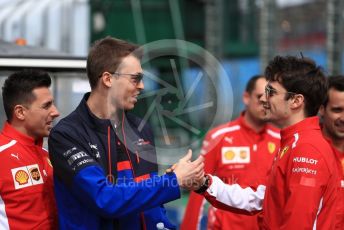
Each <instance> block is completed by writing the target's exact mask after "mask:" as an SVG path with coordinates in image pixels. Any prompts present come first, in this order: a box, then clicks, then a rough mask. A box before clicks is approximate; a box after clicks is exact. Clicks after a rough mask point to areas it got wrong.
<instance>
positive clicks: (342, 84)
mask: <svg viewBox="0 0 344 230" xmlns="http://www.w3.org/2000/svg"><path fill="white" fill-rule="evenodd" d="M327 85H328V90H330V89H335V90H337V91H340V92H344V76H343V75H335V76H330V77H329V78H328V79H327ZM328 100H329V98H328V93H327V95H326V99H325V100H324V103H323V105H324V106H325V107H326V106H327V103H328Z"/></svg>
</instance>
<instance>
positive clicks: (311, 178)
mask: <svg viewBox="0 0 344 230" xmlns="http://www.w3.org/2000/svg"><path fill="white" fill-rule="evenodd" d="M265 76H266V78H267V80H268V84H267V86H266V87H265V92H266V93H265V96H263V97H262V99H261V100H262V101H263V103H264V107H265V108H266V110H267V117H268V118H269V119H270V120H271V121H273V122H274V123H276V124H277V125H278V126H279V127H281V128H282V130H281V147H280V151H279V153H278V154H277V156H276V158H275V160H274V163H273V165H272V169H271V172H270V175H269V178H268V182H267V186H266V191H265V188H264V186H258V187H257V190H256V191H255V190H253V189H252V188H245V189H242V188H241V187H239V186H238V185H232V186H230V185H226V184H224V183H223V182H222V181H221V180H220V179H219V178H217V177H214V176H211V175H207V176H206V178H205V179H204V180H203V182H204V183H203V185H202V186H201V187H200V189H198V192H200V193H203V194H204V195H205V196H206V198H207V199H208V201H210V202H211V203H212V204H213V205H215V206H216V207H219V208H223V209H228V210H233V207H235V208H240V209H245V210H248V211H254V210H259V209H261V208H262V206H263V213H262V217H263V218H262V222H261V225H260V227H261V229H326V230H327V229H334V228H335V218H336V217H335V214H336V207H337V206H336V202H337V200H336V199H337V192H338V180H339V178H338V168H337V164H336V159H335V157H334V154H333V151H332V149H331V146H330V145H329V143H328V142H327V141H326V140H325V139H324V137H323V136H322V133H321V130H320V126H319V119H318V117H317V116H316V115H317V113H318V110H319V107H320V105H321V104H322V102H323V99H324V98H325V97H326V93H327V87H326V79H325V76H324V73H323V72H322V71H321V69H320V68H319V67H318V66H316V64H315V63H314V61H312V60H310V59H307V58H303V57H302V58H297V57H293V56H286V57H281V56H277V57H275V58H274V59H273V60H272V61H271V62H270V63H269V65H268V66H267V68H266V70H265ZM264 191H265V197H264ZM262 203H263V204H262Z"/></svg>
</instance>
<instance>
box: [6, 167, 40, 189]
mask: <svg viewBox="0 0 344 230" xmlns="http://www.w3.org/2000/svg"><path fill="white" fill-rule="evenodd" d="M11 172H12V177H13V182H14V188H15V189H21V188H25V187H28V186H32V185H38V184H43V178H42V175H41V173H40V171H39V166H38V164H34V165H28V166H23V167H19V168H14V169H11Z"/></svg>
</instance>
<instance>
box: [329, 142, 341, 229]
mask: <svg viewBox="0 0 344 230" xmlns="http://www.w3.org/2000/svg"><path fill="white" fill-rule="evenodd" d="M326 140H327V141H328V142H329V143H330V145H331V147H332V150H333V152H334V153H335V156H336V160H337V166H338V171H339V180H338V184H337V185H338V186H339V194H338V198H337V201H336V203H337V212H336V225H335V229H338V230H340V229H344V153H343V152H340V151H339V150H337V149H336V148H335V147H334V146H333V144H332V141H331V140H330V139H328V138H326Z"/></svg>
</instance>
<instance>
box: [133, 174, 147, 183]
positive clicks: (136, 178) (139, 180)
mask: <svg viewBox="0 0 344 230" xmlns="http://www.w3.org/2000/svg"><path fill="white" fill-rule="evenodd" d="M148 178H150V175H149V174H144V175H142V176H138V177H135V178H134V181H135V182H141V181H143V180H147V179H148Z"/></svg>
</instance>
